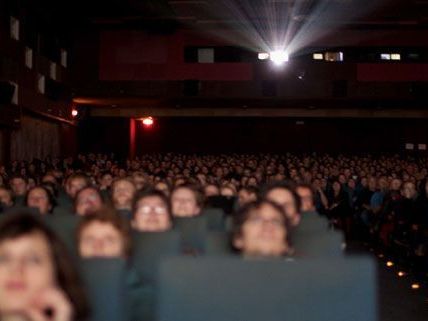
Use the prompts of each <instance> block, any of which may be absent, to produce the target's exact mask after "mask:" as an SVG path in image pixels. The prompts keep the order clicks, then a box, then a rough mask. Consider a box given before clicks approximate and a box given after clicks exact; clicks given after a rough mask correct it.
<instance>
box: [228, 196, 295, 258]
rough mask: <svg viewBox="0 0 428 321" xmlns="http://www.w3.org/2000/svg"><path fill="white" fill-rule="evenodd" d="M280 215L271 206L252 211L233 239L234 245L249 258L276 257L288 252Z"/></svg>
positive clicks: (285, 234) (266, 205) (285, 232)
mask: <svg viewBox="0 0 428 321" xmlns="http://www.w3.org/2000/svg"><path fill="white" fill-rule="evenodd" d="M284 220H285V218H284V217H283V215H282V213H281V212H279V211H278V210H277V209H276V208H274V207H273V206H272V205H271V204H268V203H265V204H262V205H261V207H260V208H259V209H256V210H253V212H252V213H250V215H249V217H248V219H247V220H246V221H245V223H244V224H243V225H242V227H241V233H240V235H239V236H237V237H235V239H234V245H235V247H236V248H238V249H239V250H241V251H242V253H243V255H244V256H249V257H272V256H273V257H277V256H281V255H283V254H285V253H286V252H287V250H288V244H287V241H286V237H287V230H286V228H285V224H284Z"/></svg>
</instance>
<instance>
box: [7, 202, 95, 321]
mask: <svg viewBox="0 0 428 321" xmlns="http://www.w3.org/2000/svg"><path fill="white" fill-rule="evenodd" d="M34 233H40V234H42V235H43V237H44V238H45V239H46V242H47V244H48V246H49V248H50V252H51V255H52V259H53V263H54V268H55V278H56V281H57V283H58V286H59V287H60V288H61V289H62V290H63V291H64V292H65V294H66V296H67V297H68V298H69V300H70V302H71V304H72V306H73V312H74V320H85V319H86V318H87V316H88V313H89V305H88V301H87V297H86V294H85V292H84V291H83V287H82V283H81V280H80V277H79V275H78V273H77V270H76V268H75V267H74V265H73V261H72V259H71V257H70V255H69V254H68V251H67V248H66V247H65V245H64V243H63V242H62V241H61V240H60V239H59V238H58V237H57V236H56V234H55V233H54V232H53V231H52V230H51V229H50V228H49V227H47V226H46V225H45V224H44V223H43V222H42V221H41V220H40V218H38V217H36V216H35V215H33V214H31V213H30V212H28V211H26V210H22V211H20V212H18V213H16V214H12V215H10V216H7V217H5V218H4V219H3V220H2V221H1V222H0V243H1V242H4V241H6V240H13V239H17V238H19V237H22V236H26V235H30V234H34Z"/></svg>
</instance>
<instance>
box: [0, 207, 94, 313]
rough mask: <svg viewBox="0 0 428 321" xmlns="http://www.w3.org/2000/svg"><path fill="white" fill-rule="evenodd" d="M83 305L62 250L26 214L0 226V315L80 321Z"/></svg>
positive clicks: (73, 272)
mask: <svg viewBox="0 0 428 321" xmlns="http://www.w3.org/2000/svg"><path fill="white" fill-rule="evenodd" d="M87 314H88V303H87V301H86V297H85V293H84V292H83V290H82V287H81V285H80V281H79V278H78V275H77V272H76V270H75V268H74V267H73V264H72V261H71V259H70V257H69V256H68V255H67V250H66V248H65V246H64V245H63V244H62V243H61V241H60V240H59V239H58V238H57V237H56V235H55V234H54V233H53V232H52V231H51V230H50V229H48V228H47V227H46V226H45V225H44V224H43V222H41V221H40V220H39V219H38V218H37V217H35V216H34V215H32V214H30V213H27V212H25V211H23V212H21V213H17V214H16V215H11V216H8V217H7V218H5V219H4V220H3V221H2V222H1V223H0V315H1V316H16V317H17V318H18V319H19V318H21V320H22V319H25V320H41V321H42V320H43V321H48V320H51V321H71V320H76V321H77V320H85V319H86V317H87Z"/></svg>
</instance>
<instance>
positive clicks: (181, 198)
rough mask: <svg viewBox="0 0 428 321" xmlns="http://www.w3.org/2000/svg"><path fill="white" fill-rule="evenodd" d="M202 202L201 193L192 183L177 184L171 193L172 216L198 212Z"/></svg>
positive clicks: (196, 213) (187, 215)
mask: <svg viewBox="0 0 428 321" xmlns="http://www.w3.org/2000/svg"><path fill="white" fill-rule="evenodd" d="M203 202H204V198H203V194H202V193H201V191H200V190H199V189H198V188H197V187H195V186H194V185H190V184H186V185H181V186H177V187H175V188H174V190H173V191H172V193H171V207H172V214H173V216H177V217H192V216H197V215H199V214H200V212H201V210H202V205H203Z"/></svg>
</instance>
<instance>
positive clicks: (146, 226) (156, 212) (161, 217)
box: [131, 190, 172, 232]
mask: <svg viewBox="0 0 428 321" xmlns="http://www.w3.org/2000/svg"><path fill="white" fill-rule="evenodd" d="M132 217H133V218H132V222H131V225H132V227H133V228H134V229H135V230H137V231H140V232H164V231H167V230H169V229H171V227H172V215H171V205H170V203H169V200H168V198H167V197H166V196H165V194H164V193H162V192H160V191H158V190H149V191H146V192H143V193H141V194H139V195H137V196H136V198H135V199H134V206H133V216H132Z"/></svg>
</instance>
